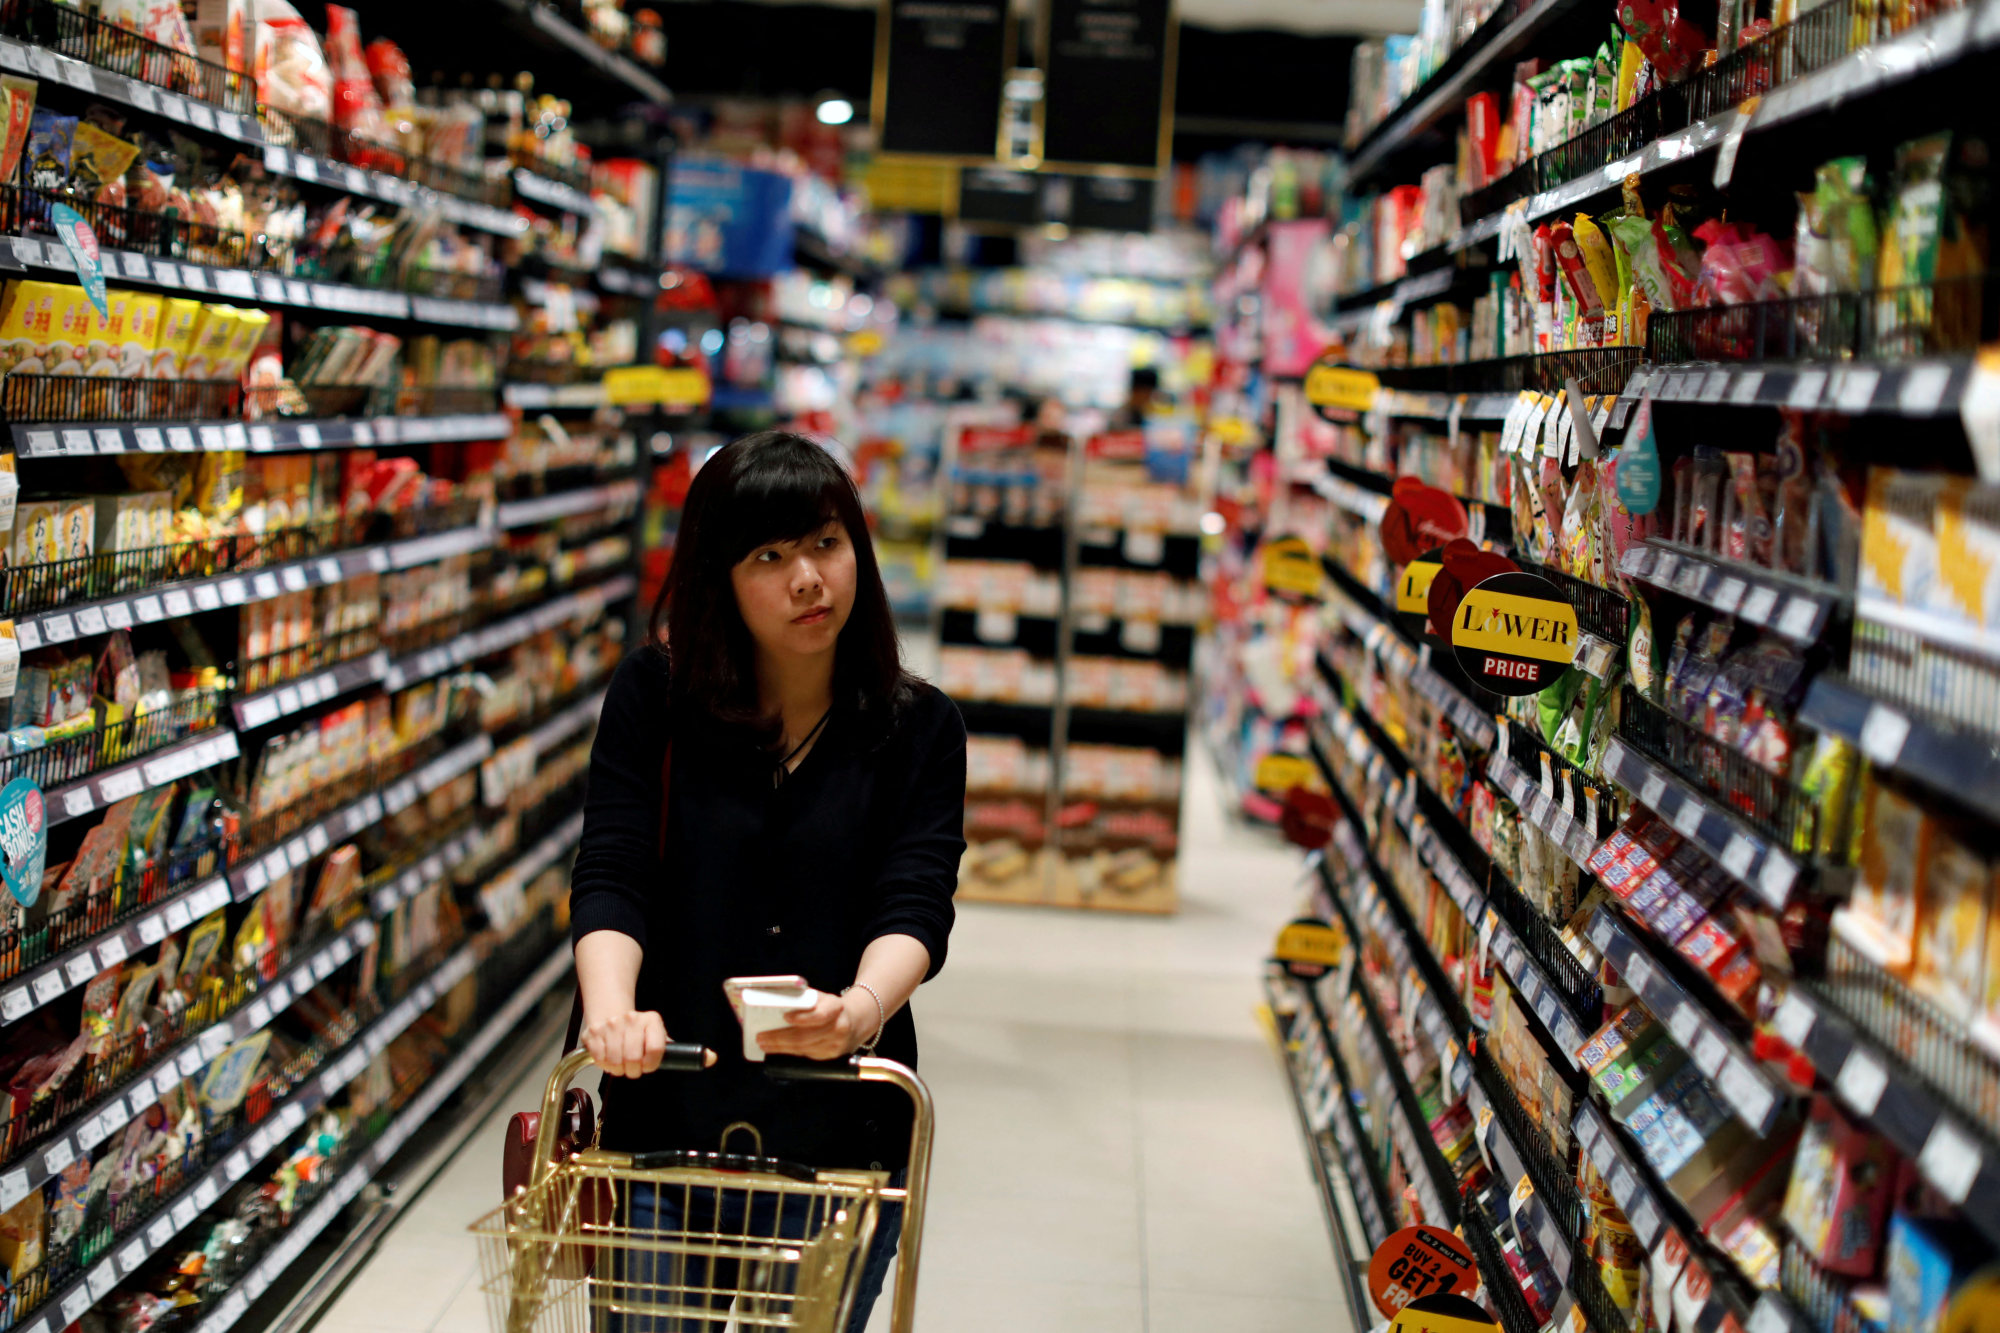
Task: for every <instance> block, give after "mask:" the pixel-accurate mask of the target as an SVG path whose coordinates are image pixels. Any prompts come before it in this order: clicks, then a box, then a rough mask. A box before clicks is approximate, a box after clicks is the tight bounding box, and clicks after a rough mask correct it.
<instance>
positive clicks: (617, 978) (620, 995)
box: [576, 930, 667, 1078]
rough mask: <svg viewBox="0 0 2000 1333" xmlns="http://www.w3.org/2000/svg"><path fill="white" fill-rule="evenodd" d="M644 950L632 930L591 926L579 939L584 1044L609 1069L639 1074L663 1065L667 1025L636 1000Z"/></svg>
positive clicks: (626, 1075) (620, 1074)
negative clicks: (642, 1008) (624, 930)
mask: <svg viewBox="0 0 2000 1333" xmlns="http://www.w3.org/2000/svg"><path fill="white" fill-rule="evenodd" d="M643 961H645V950H644V949H642V948H641V947H640V944H639V941H637V940H635V939H633V938H632V937H631V936H630V935H626V934H623V933H621V932H619V931H615V930H593V931H591V932H590V933H589V934H587V935H585V936H584V937H583V938H582V939H580V940H578V941H577V942H576V982H577V986H578V987H579V989H581V991H582V992H583V1049H584V1050H586V1051H588V1052H590V1058H591V1059H592V1060H593V1061H595V1062H596V1064H597V1066H598V1067H599V1068H600V1069H602V1070H603V1071H604V1072H605V1073H607V1074H613V1075H616V1076H618V1077H620V1078H637V1077H639V1076H640V1075H641V1074H650V1073H652V1072H653V1071H654V1070H655V1069H658V1068H659V1067H660V1057H661V1055H662V1054H664V1053H665V1051H666V1049H667V1025H666V1022H665V1020H663V1019H662V1018H661V1017H660V1016H659V1014H657V1013H654V1012H652V1011H648V1010H641V1009H639V1008H638V1005H637V1003H636V1001H635V996H636V995H637V993H638V989H639V965H640V963H642V962H643Z"/></svg>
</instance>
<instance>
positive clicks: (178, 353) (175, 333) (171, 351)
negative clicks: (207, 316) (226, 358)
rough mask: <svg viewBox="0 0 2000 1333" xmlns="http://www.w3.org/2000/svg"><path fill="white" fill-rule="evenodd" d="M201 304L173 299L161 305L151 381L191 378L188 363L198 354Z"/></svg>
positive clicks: (178, 298)
mask: <svg viewBox="0 0 2000 1333" xmlns="http://www.w3.org/2000/svg"><path fill="white" fill-rule="evenodd" d="M201 310H202V306H201V302H199V301H193V300H189V299H187V298H186V297H180V296H169V297H167V298H166V299H165V300H163V301H162V302H161V303H160V335H159V339H158V341H157V343H156V344H155V346H154V352H153V362H152V364H153V371H152V375H151V376H150V378H152V379H156V380H178V379H188V378H191V377H190V376H189V375H188V374H187V361H188V358H189V357H190V356H191V355H192V354H193V352H194V339H195V330H196V327H197V325H199V323H200V322H201Z"/></svg>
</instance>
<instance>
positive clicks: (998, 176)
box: [958, 167, 1049, 227]
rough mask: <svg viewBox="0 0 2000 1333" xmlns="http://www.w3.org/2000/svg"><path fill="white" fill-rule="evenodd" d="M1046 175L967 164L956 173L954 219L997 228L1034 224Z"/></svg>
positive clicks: (1037, 222) (1039, 214) (1039, 218)
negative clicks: (956, 192)
mask: <svg viewBox="0 0 2000 1333" xmlns="http://www.w3.org/2000/svg"><path fill="white" fill-rule="evenodd" d="M1048 183H1049V178H1045V177H1042V176H1037V175H1036V174H1035V173H1034V172H1032V171H1009V170H1008V169H1007V168H1005V167H967V168H966V169H965V170H963V171H961V172H959V173H958V220H959V221H960V222H971V223H976V224H984V225H988V226H998V227H1038V226H1040V225H1041V224H1042V220H1043V217H1044V215H1045V214H1046V212H1047V209H1046V207H1045V206H1044V204H1043V201H1042V195H1043V192H1044V191H1045V190H1046V189H1047V187H1048Z"/></svg>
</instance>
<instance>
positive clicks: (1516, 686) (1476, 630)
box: [1451, 570, 1579, 695]
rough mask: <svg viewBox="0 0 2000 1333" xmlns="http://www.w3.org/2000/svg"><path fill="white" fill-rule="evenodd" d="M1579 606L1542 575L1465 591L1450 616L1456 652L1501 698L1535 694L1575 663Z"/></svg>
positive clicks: (1517, 574) (1498, 579) (1508, 577)
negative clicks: (1501, 695) (1504, 695)
mask: <svg viewBox="0 0 2000 1333" xmlns="http://www.w3.org/2000/svg"><path fill="white" fill-rule="evenodd" d="M1578 646H1579V641H1578V635H1577V626H1576V607H1574V606H1573V605H1571V604H1570V600H1569V598H1568V597H1566V596H1564V595H1563V592H1562V590H1561V589H1560V588H1558V587H1556V585H1555V584H1553V583H1551V582H1550V581H1549V580H1547V579H1545V578H1543V577H1541V576H1540V575H1538V574H1529V573H1526V572H1524V571H1519V570H1516V571H1512V572H1509V573H1505V574H1495V575H1494V576H1493V577H1492V578H1490V579H1487V580H1485V581H1484V582H1482V583H1480V584H1479V585H1478V586H1477V587H1474V588H1472V589H1470V590H1469V591H1467V593H1466V594H1465V597H1464V598H1463V599H1462V600H1461V601H1460V602H1459V604H1458V609H1457V610H1456V611H1454V612H1453V613H1452V617H1451V647H1452V653H1453V655H1454V656H1456V657H1457V658H1458V664H1459V665H1460V666H1461V667H1463V668H1464V669H1465V672H1466V674H1467V675H1469V676H1471V677H1472V679H1473V680H1474V681H1475V682H1477V683H1478V684H1480V685H1484V686H1485V687H1486V688H1487V689H1489V690H1492V691H1494V692H1495V693H1498V694H1507V695H1524V694H1536V693H1539V692H1540V691H1541V690H1543V689H1546V688H1547V687H1548V686H1549V685H1551V684H1553V683H1554V682H1555V679H1556V678H1557V677H1558V676H1560V675H1562V673H1563V672H1564V671H1567V670H1568V669H1569V664H1570V663H1571V662H1573V661H1575V660H1576V654H1577V648H1578Z"/></svg>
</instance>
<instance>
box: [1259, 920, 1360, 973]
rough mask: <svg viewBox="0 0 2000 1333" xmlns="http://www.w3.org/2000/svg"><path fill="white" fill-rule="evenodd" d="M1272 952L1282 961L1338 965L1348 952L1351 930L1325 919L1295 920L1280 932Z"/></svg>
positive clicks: (1317, 965) (1319, 965)
mask: <svg viewBox="0 0 2000 1333" xmlns="http://www.w3.org/2000/svg"><path fill="white" fill-rule="evenodd" d="M1271 952H1272V956H1273V957H1275V958H1276V959H1277V960H1278V961H1279V962H1281V963H1310V964H1312V965H1313V966H1315V967H1338V966H1339V965H1340V960H1341V958H1342V957H1344V956H1345V955H1346V953H1347V933H1346V932H1345V931H1343V930H1341V928H1340V927H1339V926H1335V925H1331V924H1329V923H1327V922H1325V921H1311V920H1303V921H1294V922H1291V923H1290V924H1289V925H1287V926H1286V927H1285V928H1284V929H1283V930H1281V931H1279V932H1278V943H1277V944H1276V946H1274V947H1273V949H1272V951H1271Z"/></svg>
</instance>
